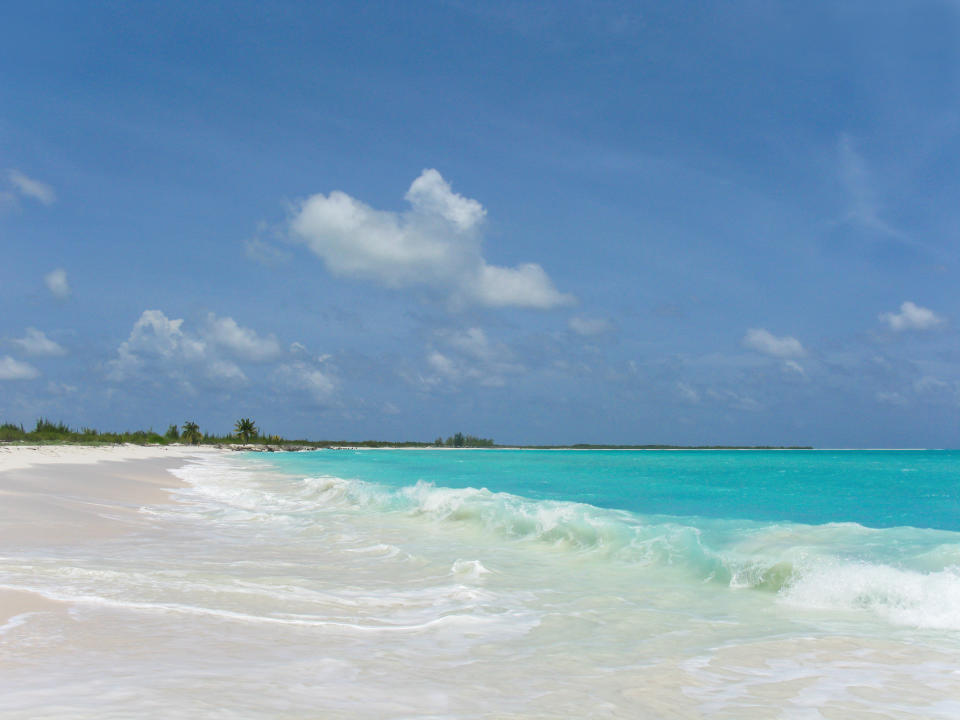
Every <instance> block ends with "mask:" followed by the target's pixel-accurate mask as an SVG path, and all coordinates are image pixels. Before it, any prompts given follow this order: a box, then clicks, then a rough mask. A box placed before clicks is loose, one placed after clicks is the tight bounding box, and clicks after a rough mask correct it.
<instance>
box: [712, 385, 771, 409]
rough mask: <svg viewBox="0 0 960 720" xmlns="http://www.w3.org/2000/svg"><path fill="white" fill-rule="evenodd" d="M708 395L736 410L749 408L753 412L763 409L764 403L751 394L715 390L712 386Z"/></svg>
mask: <svg viewBox="0 0 960 720" xmlns="http://www.w3.org/2000/svg"><path fill="white" fill-rule="evenodd" d="M707 397H709V398H711V399H712V400H716V401H717V402H720V403H723V404H725V405H728V406H729V407H731V408H733V409H735V410H749V411H751V412H753V411H757V410H762V409H763V405H761V404H760V403H759V402H757V401H756V400H754V399H753V398H752V397H750V396H749V395H740V394H739V393H735V392H733V391H732V390H715V389H713V388H711V389H709V390H707Z"/></svg>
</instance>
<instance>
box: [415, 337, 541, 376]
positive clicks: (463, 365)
mask: <svg viewBox="0 0 960 720" xmlns="http://www.w3.org/2000/svg"><path fill="white" fill-rule="evenodd" d="M437 341H438V343H440V344H441V345H443V346H444V347H443V351H441V350H437V349H435V348H431V349H430V350H429V352H428V353H427V366H428V368H429V371H430V374H428V375H427V376H421V377H420V378H419V380H420V381H421V382H422V383H423V384H425V385H427V386H429V387H432V386H437V385H444V384H446V385H456V384H459V383H461V382H464V381H471V382H475V383H478V384H480V385H483V386H485V387H502V386H503V385H505V384H506V377H507V376H508V375H517V374H519V373H522V372H524V370H525V368H524V367H523V365H521V364H519V363H517V362H516V361H515V360H514V357H513V353H512V352H511V351H510V348H508V347H507V346H506V345H504V344H503V343H495V342H491V341H490V339H489V338H488V337H487V334H486V333H485V332H484V331H483V329H482V328H477V327H473V328H468V329H467V330H459V331H455V332H450V331H444V332H438V333H437Z"/></svg>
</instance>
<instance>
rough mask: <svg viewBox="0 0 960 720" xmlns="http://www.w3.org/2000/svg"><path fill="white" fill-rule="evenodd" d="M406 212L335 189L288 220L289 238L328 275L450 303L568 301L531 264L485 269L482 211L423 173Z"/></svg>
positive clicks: (543, 305)
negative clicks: (439, 296) (433, 295)
mask: <svg viewBox="0 0 960 720" xmlns="http://www.w3.org/2000/svg"><path fill="white" fill-rule="evenodd" d="M405 198H406V200H407V202H408V203H409V204H410V210H408V211H406V212H402V213H397V212H390V211H383V210H376V209H374V208H372V207H370V206H368V205H366V204H364V203H362V202H360V201H359V200H356V199H354V198H352V197H350V196H349V195H347V194H346V193H343V192H340V191H333V192H331V193H330V194H329V195H323V194H322V193H321V194H317V195H313V196H311V197H309V198H307V200H305V201H304V202H303V203H302V204H301V205H300V207H299V208H298V209H297V211H296V213H295V215H294V217H293V218H291V220H290V230H291V232H292V234H293V237H294V238H295V239H296V240H298V241H300V242H303V243H304V244H305V245H306V246H307V247H308V248H310V250H312V251H313V252H314V254H316V255H317V256H318V257H320V258H321V259H322V260H323V261H324V263H325V264H326V266H327V268H328V269H329V270H330V272H332V273H334V274H337V275H344V276H347V277H355V278H361V279H366V280H372V281H374V282H377V283H380V284H382V285H385V286H386V287H391V288H403V287H413V286H427V287H433V288H437V289H439V290H441V291H442V292H444V293H445V294H447V296H448V298H449V299H450V300H451V302H453V303H455V304H479V305H484V306H487V307H526V308H538V309H548V308H553V307H557V306H559V305H564V304H568V303H571V302H573V301H574V298H573V297H572V296H570V295H566V294H563V293H560V292H559V291H558V290H557V289H556V288H555V287H554V285H553V283H552V281H551V280H550V278H549V277H548V276H547V273H546V272H545V271H544V270H543V268H542V267H540V266H539V265H537V264H535V263H526V264H522V265H518V266H516V267H500V266H497V265H489V264H488V263H487V262H486V260H485V259H484V258H483V255H482V253H481V232H480V230H481V226H482V223H483V219H484V217H485V215H486V210H484V208H483V206H482V205H480V203H479V202H477V201H476V200H473V199H470V198H466V197H463V196H462V195H459V194H457V193H455V192H453V190H452V189H451V188H450V185H449V184H448V183H447V182H446V180H444V179H443V177H442V176H441V175H440V173H439V172H437V171H436V170H424V171H423V173H422V174H421V175H420V177H418V178H417V179H416V180H414V181H413V184H412V185H411V186H410V189H409V190H408V191H407V194H406V196H405Z"/></svg>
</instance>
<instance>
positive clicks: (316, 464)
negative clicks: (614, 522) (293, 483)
mask: <svg viewBox="0 0 960 720" xmlns="http://www.w3.org/2000/svg"><path fill="white" fill-rule="evenodd" d="M270 462H271V463H272V464H275V465H276V466H277V467H279V468H281V469H282V470H284V471H285V472H291V473H299V474H304V475H310V474H318V473H321V474H328V475H334V476H337V477H341V478H351V479H359V480H364V481H367V482H373V483H378V484H380V485H383V486H386V487H391V488H398V487H403V486H408V485H415V484H416V483H417V482H427V483H431V484H433V485H435V486H437V487H450V488H467V487H473V488H487V489H489V490H491V491H493V492H503V493H511V494H513V495H518V496H523V497H527V498H531V499H535V500H563V501H571V502H578V503H588V504H590V505H595V506H597V507H602V508H611V509H620V510H629V511H631V512H636V513H641V514H645V515H676V516H699V517H705V518H731V519H742V520H757V521H790V522H796V523H806V524H811V525H819V524H824V523H839V522H855V523H859V524H861V525H865V526H867V527H874V528H887V527H899V526H909V527H916V528H936V529H941V530H956V531H960V452H958V451H944V450H933V451H930V450H904V451H822V450H817V451H808V450H797V451H790V450H777V451H752V450H751V451H725V450H720V451H619V450H609V451H593V450H589V451H581V450H519V451H518V450H482V451H476V450H460V451H458V450H444V451H436V450H397V451H390V450H376V451H370V450H356V451H355V450H330V451H319V452H313V453H296V454H282V455H280V454H278V455H273V456H270Z"/></svg>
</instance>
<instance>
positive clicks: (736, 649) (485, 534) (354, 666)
mask: <svg viewBox="0 0 960 720" xmlns="http://www.w3.org/2000/svg"><path fill="white" fill-rule="evenodd" d="M690 456H691V457H693V458H696V459H695V460H684V459H682V458H681V459H680V460H672V459H671V458H670V457H669V456H667V460H670V461H671V462H687V463H689V462H697V463H700V462H706V461H708V460H709V461H710V462H715V461H714V460H710V459H709V458H708V459H707V460H702V458H704V457H706V456H704V455H703V454H700V453H698V454H690ZM747 456H749V457H750V458H754V457H756V456H755V455H746V454H740V455H739V456H738V457H747ZM543 457H544V456H540V455H536V454H534V455H531V454H530V453H523V452H522V451H516V452H512V453H511V452H509V451H503V452H493V451H492V452H490V453H486V454H484V453H482V452H472V453H461V454H458V453H456V452H449V453H448V452H445V453H432V454H430V451H424V452H423V453H421V454H419V455H418V454H417V453H415V452H411V451H403V452H402V453H395V454H391V453H390V452H389V451H382V450H378V451H375V452H373V451H338V452H336V453H333V452H329V451H327V452H324V451H321V452H319V453H302V454H289V455H287V454H284V457H283V458H277V457H274V456H269V457H265V456H262V455H255V454H252V453H233V452H229V451H218V450H211V449H204V448H191V447H170V448H137V447H118V448H58V447H44V448H40V449H30V448H7V447H5V448H2V449H0V498H2V505H0V668H2V672H0V717H3V718H36V717H44V718H88V717H89V718H113V717H115V718H123V717H131V716H134V715H137V716H143V715H154V716H163V717H184V718H186V717H254V718H260V717H262V718H303V717H323V718H326V717H333V718H339V717H361V718H412V717H424V718H426V717H429V718H481V717H483V718H487V717H489V718H561V717H608V718H637V717H642V718H698V717H710V718H772V717H778V718H779V717H782V718H845V719H847V718H876V717H890V718H894V717H895V718H941V717H942V718H951V717H956V716H957V714H958V712H960V700H958V698H960V672H958V664H957V660H956V658H957V652H958V650H960V638H958V630H960V627H958V625H957V618H956V612H955V609H954V607H953V605H952V598H953V597H954V596H953V595H952V594H951V593H955V592H956V587H957V586H956V582H955V581H956V576H955V574H954V572H953V571H952V570H950V569H949V567H950V566H951V563H952V562H953V559H952V558H953V555H952V554H955V553H956V538H957V535H956V533H953V532H952V531H943V530H938V531H921V530H913V531H910V532H909V533H902V532H901V531H899V530H897V529H895V528H894V529H891V530H870V529H868V528H862V527H861V526H859V525H851V524H844V525H836V524H827V525H822V526H817V525H798V524H784V523H767V524H759V523H756V522H753V523H750V524H736V523H733V521H731V520H727V519H723V520H711V519H709V518H701V519H700V520H696V521H694V520H691V519H689V518H687V519H684V518H681V517H680V516H674V517H669V518H663V517H661V518H653V517H651V516H640V515H637V514H635V513H628V512H625V511H622V510H612V509H606V508H603V507H600V506H597V505H590V504H584V503H573V502H569V501H559V500H549V499H545V498H543V497H541V498H539V499H538V498H534V497H532V496H524V495H521V494H517V493H506V492H496V491H490V490H483V489H481V488H478V487H474V484H475V483H474V482H473V480H472V476H471V475H470V473H471V472H479V473H482V477H485V478H487V479H488V480H489V482H490V483H491V484H492V483H495V482H497V478H496V468H502V467H505V466H506V465H505V464H507V463H513V464H514V465H512V466H510V470H509V471H508V472H504V473H503V477H511V478H512V477H514V475H515V474H516V469H517V467H519V466H517V465H516V464H517V463H527V465H524V466H523V467H527V468H528V469H529V468H532V467H543V463H544V462H546V461H545V460H543V459H542V458H543ZM549 457H550V458H551V459H552V460H551V462H554V463H574V464H573V465H570V466H569V467H574V468H584V467H587V465H585V464H584V463H585V462H586V460H587V459H589V460H590V461H591V462H590V463H589V466H590V467H596V466H598V465H600V464H603V463H606V464H607V465H606V467H607V470H606V472H607V474H608V475H609V474H610V473H611V472H612V470H611V469H610V468H612V467H614V466H612V465H610V463H621V464H622V463H626V462H628V461H635V462H644V463H650V462H654V461H653V460H648V459H647V458H648V457H650V456H647V455H643V456H639V455H638V456H636V457H633V456H630V455H626V454H623V453H619V454H617V455H616V456H612V455H607V456H603V455H594V456H589V455H585V454H584V453H574V454H571V456H570V457H569V458H568V457H566V456H563V455H562V454H558V453H551V454H550V455H549ZM655 457H656V458H664V457H665V456H664V455H663V454H658V455H656V456H655ZM722 457H723V458H724V459H725V460H724V461H725V462H726V461H727V460H726V458H728V457H729V456H727V455H724V456H722ZM777 457H781V456H777ZM570 458H573V459H570ZM611 458H612V459H611ZM828 460H829V458H828ZM921 460H922V458H921ZM826 461H827V460H824V461H823V462H826ZM468 462H473V463H479V464H478V465H475V466H470V467H468V468H467V469H466V470H464V468H465V467H466V466H465V465H464V463H468ZM656 462H666V460H659V459H658V460H656ZM737 462H742V461H737ZM750 462H760V460H756V461H754V460H750ZM770 462H781V461H780V460H776V459H775V460H772V461H770ZM797 462H807V461H805V460H804V461H797ZM910 462H912V463H913V464H914V465H917V463H918V461H917V460H916V459H915V458H911V459H910ZM350 463H353V464H352V465H351V464H350ZM371 463H372V464H373V465H372V467H373V469H372V470H369V469H368V468H367V465H368V464H371ZM530 463H534V464H532V465H531V464H530ZM411 466H415V467H416V470H415V471H410V470H409V469H408V468H409V467H411ZM559 467H560V466H559V465H557V466H555V467H554V468H553V469H551V472H552V473H553V474H554V475H556V474H557V473H558V470H557V469H556V468H559ZM398 468H399V469H398ZM454 468H458V469H456V470H454ZM471 468H472V469H471ZM410 472H413V474H414V475H417V476H426V477H429V476H430V475H431V473H438V472H442V473H444V475H443V476H444V477H446V478H448V480H449V483H450V486H442V485H440V484H439V483H436V482H427V481H417V482H412V483H411V482H408V481H407V480H406V479H405V478H406V477H407V474H408V473H410ZM671 472H674V471H673V470H671ZM391 473H394V475H395V477H394V475H391ZM456 473H461V475H457V474H456ZM463 473H466V474H463ZM347 476H349V477H347ZM364 476H376V477H379V478H381V480H382V482H380V483H377V482H373V481H372V480H370V479H361V478H362V477H364ZM412 476H413V475H410V477H412ZM391 478H393V479H391ZM457 485H459V486H457ZM530 487H532V485H531V486H530ZM530 492H531V493H532V492H533V490H531V491H530ZM675 494H677V493H675ZM598 502H599V500H598ZM858 528H859V529H858ZM721 532H724V533H726V535H724V536H723V537H724V538H725V539H724V541H723V542H721V541H720V540H718V539H717V538H718V537H720V533H721ZM891 532H892V533H894V534H893V535H890V536H889V537H890V538H891V539H892V540H893V542H891V544H892V545H897V546H903V545H904V544H905V543H908V542H913V543H914V546H915V547H916V548H917V550H916V551H915V552H914V555H911V556H910V557H914V556H915V557H917V558H921V559H920V560H909V562H908V560H907V559H905V558H906V556H903V557H901V558H900V559H899V560H897V561H893V560H889V559H886V560H884V559H883V557H885V556H882V554H876V555H875V556H873V559H872V560H871V561H870V562H867V560H865V559H861V560H860V561H858V562H857V563H853V564H851V565H849V566H841V565H836V566H835V567H834V566H830V565H829V564H828V563H827V561H826V560H825V558H827V557H828V555H827V550H825V549H824V548H829V552H830V553H831V554H830V555H829V557H830V558H834V559H833V560H830V561H829V562H832V563H837V562H839V561H837V560H836V559H835V558H837V557H840V552H841V551H840V550H839V549H838V548H840V546H841V542H843V543H848V544H851V545H853V544H857V545H864V544H865V543H866V542H867V540H865V539H869V542H871V543H873V544H874V545H878V544H879V543H881V542H886V541H887V537H888V536H887V535H884V533H891ZM929 533H933V534H932V535H931V534H929ZM851 538H853V539H851ZM918 538H919V539H918ZM797 548H800V550H799V551H798V550H797ZM818 548H819V549H818ZM911 552H913V551H911ZM938 553H939V554H938ZM951 553H952V554H951ZM801 555H802V556H804V557H813V556H816V557H818V558H820V560H823V563H821V564H822V565H823V566H822V567H820V564H818V567H820V573H821V574H820V575H815V576H810V580H811V581H810V582H809V583H806V580H807V579H808V576H807V575H806V574H805V573H806V572H808V571H806V570H802V560H801V559H800V557H801ZM945 557H946V559H944V558H945ZM788 558H789V559H790V560H789V562H788ZM820 560H818V563H820ZM791 563H792V564H791ZM909 563H914V566H912V567H913V569H910V568H908V567H907V566H908V564H909ZM921 563H925V565H922V564H921ZM938 563H939V564H938ZM784 568H787V569H784ZM924 568H926V569H925V570H924ZM810 572H812V570H811V571H810ZM724 573H726V574H724ZM778 573H779V574H778ZM791 573H792V575H791ZM898 573H899V574H898ZM791 578H792V579H791ZM838 578H839V579H840V580H842V581H843V582H847V583H850V584H854V585H855V584H858V583H859V588H858V589H857V590H856V591H855V592H854V595H853V599H852V600H851V601H850V602H849V603H847V600H845V599H844V598H845V597H846V596H842V597H841V595H842V594H837V593H834V594H833V595H832V594H831V593H830V592H829V590H830V589H829V588H826V590H824V588H825V587H826V586H828V585H829V584H830V583H831V582H832V583H836V582H839V581H838ZM805 583H806V584H805ZM834 589H835V588H834ZM791 593H792V596H791ZM804 593H806V595H805V594H804ZM817 593H819V594H817ZM871 593H872V594H871ZM897 593H899V595H898V594H897ZM835 596H836V597H835ZM838 598H839V599H838ZM885 598H886V599H885ZM890 598H893V599H892V600H891V599H890ZM831 603H832V604H831ZM844 603H846V604H844ZM884 603H887V604H884Z"/></svg>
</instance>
